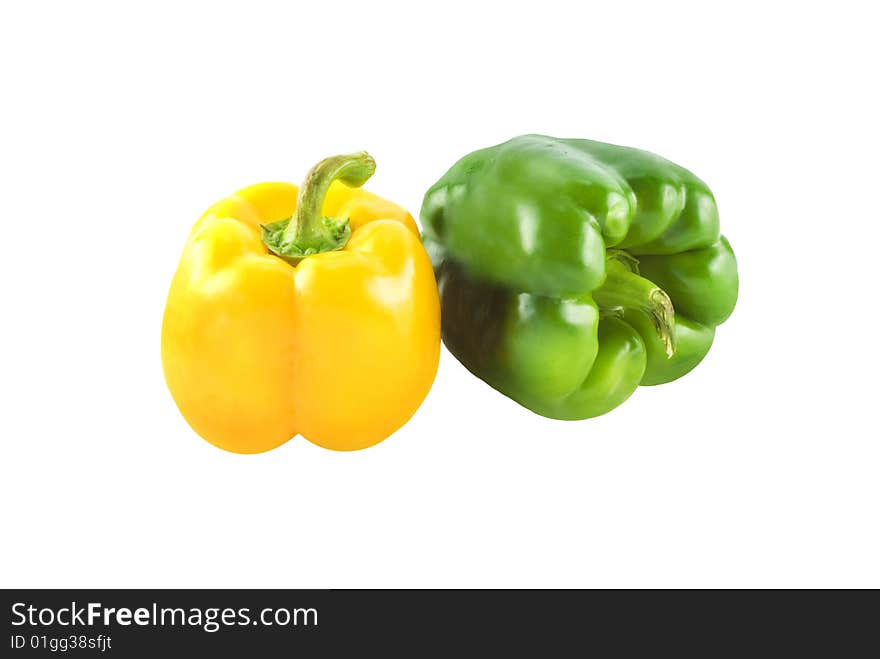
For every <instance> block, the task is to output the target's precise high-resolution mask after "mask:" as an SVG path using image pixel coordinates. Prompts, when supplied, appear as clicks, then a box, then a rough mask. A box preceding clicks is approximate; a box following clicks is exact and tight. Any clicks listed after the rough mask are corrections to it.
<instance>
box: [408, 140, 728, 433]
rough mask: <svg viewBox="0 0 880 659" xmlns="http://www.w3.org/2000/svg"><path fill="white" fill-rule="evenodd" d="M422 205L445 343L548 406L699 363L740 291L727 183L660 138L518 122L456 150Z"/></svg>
mask: <svg viewBox="0 0 880 659" xmlns="http://www.w3.org/2000/svg"><path fill="white" fill-rule="evenodd" d="M421 218H422V224H423V226H424V229H425V233H424V236H423V240H424V243H425V246H426V247H427V249H428V252H429V254H431V258H432V262H433V264H434V269H435V272H436V275H437V281H438V284H439V286H440V300H441V307H442V317H443V323H442V330H443V342H444V343H445V344H446V347H447V348H448V349H449V350H450V352H452V353H453V354H454V355H455V356H456V357H457V358H458V360H459V361H461V363H462V364H464V365H465V366H466V367H467V368H468V369H469V370H470V371H471V372H472V373H474V374H475V375H476V376H478V377H480V378H482V379H483V380H485V381H486V382H487V383H488V384H489V385H491V386H492V387H494V388H495V389H497V390H498V391H500V392H502V393H503V394H506V395H507V396H509V397H510V398H512V399H514V400H515V401H517V402H519V403H520V404H522V405H524V406H525V407H527V408H529V409H531V410H533V411H534V412H537V413H538V414H541V415H544V416H547V417H552V418H557V419H585V418H589V417H594V416H598V415H600V414H605V413H606V412H608V411H610V410H612V409H614V408H615V407H617V406H618V405H620V404H621V403H623V402H624V401H625V400H626V399H627V398H628V397H629V396H630V395H631V394H632V393H633V392H634V391H635V390H636V388H637V387H638V386H639V385H656V384H663V383H666V382H670V381H672V380H675V379H676V378H679V377H681V376H682V375H684V374H686V373H688V372H689V371H690V370H691V369H693V368H694V367H695V366H696V365H697V364H698V363H700V361H701V360H702V359H703V357H705V356H706V353H708V351H709V348H710V347H711V345H712V342H713V340H714V337H715V328H716V326H718V325H720V324H721V323H723V322H724V321H725V320H726V319H727V318H728V316H730V314H731V312H732V311H733V308H734V306H735V304H736V299H737V293H738V287H739V279H738V275H737V264H736V259H735V257H734V254H733V250H732V249H731V247H730V244H729V243H728V241H727V239H726V238H724V236H722V235H721V233H720V228H719V220H718V210H717V207H716V204H715V199H714V197H713V196H712V192H711V191H710V190H709V188H708V186H706V184H705V183H703V181H701V180H700V179H699V178H697V177H696V176H694V175H693V174H692V173H691V172H689V171H688V170H686V169H684V168H683V167H679V166H678V165H675V164H673V163H671V162H669V161H668V160H665V159H663V158H661V157H659V156H656V155H654V154H652V153H648V152H646V151H640V150H638V149H632V148H627V147H621V146H615V145H611V144H603V143H601V142H594V141H591V140H582V139H556V138H552V137H546V136H542V135H524V136H521V137H516V138H514V139H512V140H510V141H508V142H505V143H503V144H499V145H497V146H494V147H490V148H486V149H481V150H479V151H475V152H473V153H470V154H468V155H466V156H464V157H463V158H462V159H461V160H459V161H458V162H457V163H456V164H454V165H453V166H452V168H451V169H450V170H449V171H448V172H446V174H444V175H443V177H442V178H441V179H440V180H439V181H437V183H435V184H434V185H433V186H432V187H431V188H430V189H429V190H428V192H427V193H426V195H425V198H424V202H423V205H422V210H421Z"/></svg>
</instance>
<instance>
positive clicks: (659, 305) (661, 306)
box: [593, 256, 675, 357]
mask: <svg viewBox="0 0 880 659" xmlns="http://www.w3.org/2000/svg"><path fill="white" fill-rule="evenodd" d="M605 268H606V276H605V283H603V284H602V286H600V287H599V288H597V289H596V290H595V291H593V299H594V300H595V301H596V304H597V305H599V308H600V309H621V308H622V309H635V310H638V311H642V312H644V313H646V314H647V315H648V317H649V318H650V319H651V322H652V323H653V325H654V329H655V330H656V331H657V336H659V337H660V340H661V341H662V342H663V344H664V346H665V347H666V356H667V357H672V355H673V353H674V352H675V310H674V309H673V307H672V300H670V299H669V296H668V295H667V294H666V292H665V291H663V289H661V288H660V287H659V286H657V285H656V284H654V283H653V282H651V281H648V280H647V279H645V278H644V277H641V276H640V275H638V274H636V273H635V272H633V270H632V268H631V267H629V265H628V264H627V263H625V262H624V260H622V259H620V258H618V257H616V256H610V257H609V258H608V260H607V261H606V262H605Z"/></svg>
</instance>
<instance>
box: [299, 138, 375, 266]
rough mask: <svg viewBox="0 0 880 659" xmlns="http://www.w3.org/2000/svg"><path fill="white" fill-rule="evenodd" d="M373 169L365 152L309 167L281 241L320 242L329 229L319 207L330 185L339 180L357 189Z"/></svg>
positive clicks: (314, 244) (326, 159) (331, 159)
mask: <svg viewBox="0 0 880 659" xmlns="http://www.w3.org/2000/svg"><path fill="white" fill-rule="evenodd" d="M375 171H376V161H375V160H373V158H372V156H371V155H370V154H369V153H367V152H366V151H358V152H357V153H352V154H349V155H343V156H331V157H329V158H324V160H322V161H321V162H319V163H318V164H317V165H315V166H314V167H312V169H311V170H309V173H308V174H306V178H305V180H304V181H303V184H302V186H301V187H300V189H299V194H298V195H297V197H296V213H294V215H293V218H292V219H291V220H290V224H288V225H287V228H286V229H285V230H284V235H283V238H282V240H283V242H285V243H291V244H297V245H299V246H300V247H302V248H303V249H307V248H308V247H309V246H316V245H320V244H322V243H323V242H324V241H325V240H326V238H327V233H328V231H327V227H326V226H325V223H324V215H323V214H322V213H321V209H322V208H323V206H324V197H326V196H327V191H328V190H329V189H330V184H331V183H333V181H335V180H339V181H342V182H343V183H345V184H346V185H347V186H349V187H352V188H359V187H361V186H362V185H363V184H364V183H366V182H367V179H369V178H370V177H371V176H372V175H373V173H374V172H375ZM346 219H347V218H346Z"/></svg>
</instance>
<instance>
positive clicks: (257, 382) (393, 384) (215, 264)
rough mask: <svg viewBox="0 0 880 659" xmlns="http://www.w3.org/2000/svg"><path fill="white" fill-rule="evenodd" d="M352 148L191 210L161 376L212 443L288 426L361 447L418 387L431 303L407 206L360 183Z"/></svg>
mask: <svg viewBox="0 0 880 659" xmlns="http://www.w3.org/2000/svg"><path fill="white" fill-rule="evenodd" d="M375 166H376V165H375V162H374V161H373V159H372V158H371V157H370V156H369V155H368V154H367V153H366V152H359V153H354V154H351V155H344V156H336V157H332V158H327V159H325V160H323V161H321V162H320V163H318V165H316V166H315V167H314V168H313V169H312V170H311V171H310V172H309V173H308V175H307V176H306V179H305V182H304V183H303V185H302V187H299V188H298V187H297V186H295V185H292V184H290V183H260V184H257V185H252V186H250V187H247V188H244V189H242V190H239V191H238V192H236V193H235V194H233V195H232V196H230V197H227V198H225V199H222V200H220V201H218V202H217V203H215V204H214V205H213V206H211V207H210V208H209V209H208V210H207V211H206V212H205V213H204V215H202V217H201V218H200V219H199V220H198V221H197V222H196V224H195V226H194V227H193V229H192V232H191V233H190V236H189V239H188V240H187V242H186V246H185V247H184V250H183V256H182V257H181V259H180V264H179V265H178V268H177V272H176V274H175V275H174V279H173V281H172V283H171V289H170V291H169V293H168V301H167V304H166V307H165V315H164V319H163V324H162V364H163V368H164V372H165V379H166V382H167V384H168V388H169V389H170V391H171V394H172V396H173V398H174V400H175V402H176V403H177V406H178V408H179V409H180V411H181V413H182V414H183V416H184V418H185V419H186V420H187V422H188V423H189V424H190V425H191V426H192V428H193V429H194V430H195V431H196V432H197V433H198V434H199V435H201V436H202V437H203V438H205V439H206V440H208V441H209V442H211V443H212V444H214V445H216V446H219V447H220V448H223V449H226V450H228V451H233V452H236V453H259V452H261V451H267V450H269V449H272V448H275V447H277V446H279V445H280V444H283V443H285V442H286V441H288V440H289V439H291V438H292V437H294V436H295V435H297V434H299V435H302V436H303V437H305V438H306V439H308V440H309V441H311V442H313V443H315V444H318V445H319V446H323V447H325V448H329V449H336V450H354V449H361V448H365V447H368V446H372V445H374V444H376V443H378V442H380V441H382V440H383V439H385V438H387V437H388V436H389V435H391V433H393V432H394V431H395V430H397V429H398V428H400V427H401V426H402V425H403V424H404V423H406V421H407V420H408V419H409V418H410V417H411V416H412V415H413V413H414V412H415V411H416V409H417V408H418V407H419V405H420V404H421V403H422V401H423V400H424V398H425V396H426V395H427V393H428V390H429V389H430V387H431V384H432V382H433V380H434V376H435V374H436V372H437V365H438V361H439V355H440V304H439V299H438V292H437V285H436V282H435V279H434V274H433V271H432V269H431V263H430V261H429V259H428V256H427V254H426V253H425V250H424V248H423V246H422V244H421V241H420V238H419V231H418V227H417V226H416V223H415V221H414V220H413V218H412V217H411V216H410V214H409V213H407V212H406V211H405V210H404V209H403V208H401V207H400V206H397V205H396V204H393V203H391V202H389V201H386V200H384V199H382V198H380V197H377V196H376V195H374V194H371V193H369V192H367V191H365V190H363V189H361V188H360V186H362V185H363V184H364V183H365V182H366V181H367V179H369V178H370V176H371V175H372V174H373V172H374V171H375Z"/></svg>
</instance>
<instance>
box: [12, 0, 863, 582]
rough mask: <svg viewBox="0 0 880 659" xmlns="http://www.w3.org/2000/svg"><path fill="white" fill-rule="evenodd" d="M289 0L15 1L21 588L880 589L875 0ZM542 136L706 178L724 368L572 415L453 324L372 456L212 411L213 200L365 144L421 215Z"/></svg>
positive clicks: (380, 182)
mask: <svg viewBox="0 0 880 659" xmlns="http://www.w3.org/2000/svg"><path fill="white" fill-rule="evenodd" d="M296 4H297V3H292V2H287V3H277V4H265V3H260V2H253V1H249V2H239V3H235V4H223V3H216V2H214V3H205V4H204V5H199V4H193V3H184V2H175V3H170V4H168V5H160V4H157V3H142V5H141V8H140V9H136V8H134V5H133V3H106V4H97V3H90V2H77V3H56V4H50V3H44V2H32V3H23V2H22V3H4V4H3V8H2V10H0V75H2V81H0V82H2V87H0V90H2V91H0V93H2V101H0V117H2V121H0V188H2V205H0V209H2V223H3V255H2V258H0V275H2V276H0V283H2V310H3V311H2V322H0V339H2V340H0V350H2V356H0V357H2V361H0V372H2V388H3V390H2V415H0V423H2V439H0V441H2V457H0V507H2V519H0V524H2V526H0V528H2V537H3V539H2V541H0V585H2V586H6V587H13V586H17V587H49V586H93V587H129V586H131V587H136V586H152V587H162V586H168V587H197V586H210V587H226V586H233V587H246V586H247V587H251V586H252V587H342V586H350V587H366V586H379V587H385V586H388V587H390V586H403V587H408V586H441V587H442V586H479V587H483V586H498V587H507V586H525V587H532V586H552V587H570V586H585V587H600V586H607V587H611V586H622V587H632V586H648V587H653V586H693V587H707V586H733V587H746V586H767V587H781V586H819V587H824V586H874V587H878V586H880V560H878V556H880V532H878V501H880V478H878V468H880V464H878V463H880V447H878V432H877V420H876V413H877V380H876V372H877V368H878V358H877V353H878V340H877V321H878V311H877V310H878V301H880V295H878V290H880V289H878V279H877V274H876V267H875V265H874V264H875V259H876V254H877V245H878V238H880V236H878V221H880V215H878V199H880V193H878V175H880V156H878V154H880V140H878V129H877V118H878V116H880V107H878V102H877V87H878V81H877V75H878V73H877V63H878V61H880V52H878V45H877V34H876V29H877V20H876V17H874V16H870V15H869V14H868V11H867V9H862V8H861V7H868V6H870V5H869V3H860V4H857V3H847V2H835V3H821V4H822V5H824V8H818V7H817V6H814V5H812V4H810V3H792V4H791V5H785V4H782V3H778V4H777V3H771V2H761V3H757V4H755V5H749V4H747V3H735V4H731V5H730V6H729V8H726V9H719V8H717V7H713V4H714V3H693V4H682V3H675V2H662V3H644V4H635V3H620V2H613V3H612V2H600V3H595V4H592V3H583V2H570V3H559V2H551V1H549V0H542V1H541V2H536V3H528V4H520V3H514V2H504V3H497V4H492V5H490V4H487V3H479V2H475V1H471V2H464V3H459V2H449V1H445V2H442V3H441V2H434V3H415V2H411V3H399V4H390V3H381V2H374V1H370V2H356V3H347V2H343V1H342V0H335V1H333V2H326V3H323V2H312V3H309V4H308V6H304V7H297V6H296ZM818 4H820V3H817V5H818ZM526 132H542V133H547V134H552V135H557V136H565V137H575V136H577V137H590V138H593V139H599V140H603V141H609V142H614V143H619V144H627V145H631V146H638V147H641V148H645V149H649V150H652V151H655V152H657V153H659V154H662V155H664V156H666V157H668V158H670V159H672V160H674V161H676V162H678V163H680V164H682V165H684V166H686V167H688V168H690V169H692V170H693V171H694V172H696V173H697V174H698V175H699V176H700V177H702V178H703V179H704V180H705V181H706V182H707V183H708V184H709V185H710V186H711V187H712V189H713V191H714V192H715V195H716V197H717V200H718V203H719V206H720V210H721V220H722V228H723V231H724V233H725V234H727V236H728V237H729V238H730V240H731V243H732V244H733V246H734V249H735V250H736V254H737V257H738V260H739V266H740V276H741V290H740V301H739V306H738V307H737V309H736V311H735V312H734V314H733V316H732V318H731V319H730V320H729V321H728V322H727V323H726V324H725V325H723V326H722V327H721V328H720V329H719V331H718V334H717V338H716V342H715V346H714V347H713V348H712V351H711V352H710V354H709V356H708V357H707V358H706V360H705V361H704V362H703V364H702V365H700V367H699V368H697V369H696V370H695V371H694V372H693V373H691V374H690V375H688V376H687V377H685V378H684V379H682V380H680V381H677V382H675V383H672V384H668V385H665V386H661V387H655V388H643V389H640V390H639V391H638V392H636V394H635V395H634V396H633V397H632V398H631V399H630V401H629V402H627V403H626V404H625V405H623V406H622V407H620V408H618V409H617V410H615V411H614V412H612V413H611V414H608V415H607V416H605V417H602V418H599V419H595V420H591V421H583V422H558V421H551V420H548V419H544V418H541V417H539V416H536V415H534V414H532V413H530V412H528V411H526V410H525V409H523V408H520V407H519V406H517V405H516V404H515V403H513V402H511V401H510V400H508V399H506V398H505V397H503V396H502V395H500V394H498V393H496V392H495V391H493V390H492V389H490V388H489V387H488V386H486V385H484V384H483V383H482V382H481V381H479V380H477V379H475V378H473V377H472V376H471V375H469V374H468V373H467V372H466V371H465V369H464V368H463V367H462V366H460V365H459V364H458V363H457V362H456V361H455V359H454V358H452V357H451V355H450V354H449V353H447V352H445V351H444V353H443V355H442V359H441V364H440V371H439V373H438V375H437V380H436V383H435V385H434V388H433V390H432V391H431V393H430V395H429V396H428V398H427V399H426V401H425V403H424V404H423V406H422V407H421V409H420V410H419V412H418V413H417V414H416V416H415V417H414V418H413V419H412V421H411V422H410V423H409V424H408V425H406V426H405V427H404V428H403V429H402V430H400V431H399V432H398V433H396V434H395V435H394V436H392V437H391V438H390V439H388V440H387V441H386V442H384V443H382V444H380V445H379V446H377V447H375V448H371V449H369V450H366V451H361V452H356V453H348V454H341V453H334V452H330V451H325V450H323V449H320V448H317V447H315V446H313V445H311V444H309V443H308V442H307V441H305V440H303V439H301V438H297V439H294V440H292V441H291V442H289V443H288V444H286V445H284V446H283V447H281V448H279V449H277V450H275V451H272V452H269V453H267V454H263V455H257V456H238V455H233V454H229V453H224V452H223V451H221V450H219V449H216V448H214V447H212V446H211V445H209V444H208V443H206V442H204V441H203V440H201V439H200V438H198V437H197V436H196V435H195V434H194V433H193V432H192V431H191V430H190V429H189V427H188V426H187V425H186V423H185V422H184V421H183V419H182V418H181V416H180V415H179V413H178V411H177V409H176V407H175V406H174V403H173V401H172V399H171V396H170V395H169V393H168V391H167V390H166V388H165V385H164V381H163V377H162V369H161V364H160V359H159V333H160V325H161V317H162V310H163V306H164V302H165V295H166V293H167V287H168V284H169V282H170V279H171V276H172V274H173V272H174V268H175V266H176V262H177V259H178V258H179V255H180V250H181V248H182V246H183V243H184V241H185V239H186V236H187V233H188V231H189V228H190V225H191V224H192V222H193V221H194V220H195V219H196V218H197V217H198V215H199V214H200V213H201V212H202V210H203V209H204V208H205V207H207V206H208V205H209V204H210V203H212V202H213V201H214V200H216V199H218V198H220V197H222V196H224V195H226V194H228V193H230V192H232V191H234V190H235V189H237V188H239V187H242V186H244V185H246V184H249V183H252V182H257V181H261V180H279V179H281V180H291V181H294V182H298V180H299V179H300V178H301V177H302V175H303V174H304V173H305V171H306V170H307V169H308V167H310V166H311V165H312V164H313V163H314V162H316V161H317V160H318V159H320V158H322V157H323V156H326V155H330V154H334V153H339V152H347V151H352V150H356V149H361V148H365V149H368V150H370V151H371V153H372V154H373V155H374V156H375V158H376V160H377V161H378V163H379V168H378V172H377V173H376V175H375V177H374V179H373V180H372V181H371V182H370V183H369V185H368V187H369V188H370V189H372V190H374V191H376V192H378V193H380V194H382V195H384V196H386V197H388V198H390V199H393V200H396V201H398V202H400V203H402V204H403V205H405V206H407V207H408V208H409V209H410V210H411V211H412V212H413V213H414V214H416V213H418V209H419V206H420V203H421V196H422V194H423V192H424V190H425V189H427V187H428V186H429V185H430V184H431V183H433V182H434V180H436V179H437V178H438V177H439V176H440V175H441V174H442V173H443V172H444V171H445V170H446V168H447V167H448V166H449V165H451V164H452V163H453V162H454V161H455V160H456V159H457V158H458V157H460V156H461V155H463V154H464V153H466V152H468V151H471V150H473V149H475V148H478V147H482V146H487V145H490V144H494V143H497V142H499V141H503V140H505V139H507V138H509V137H512V136H514V135H517V134H521V133H526Z"/></svg>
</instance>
